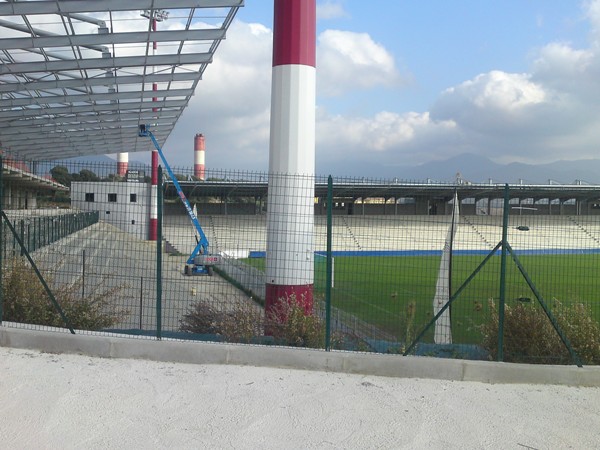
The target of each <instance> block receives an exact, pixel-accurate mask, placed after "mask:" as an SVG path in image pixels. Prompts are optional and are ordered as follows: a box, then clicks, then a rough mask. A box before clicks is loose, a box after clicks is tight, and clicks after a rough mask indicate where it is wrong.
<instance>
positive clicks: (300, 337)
mask: <svg viewBox="0 0 600 450" xmlns="http://www.w3.org/2000/svg"><path fill="white" fill-rule="evenodd" d="M266 325H267V330H268V331H269V334H271V335H272V336H273V337H274V338H275V339H276V340H277V341H280V342H282V343H283V344H284V345H289V346H292V347H311V348H323V347H324V346H325V324H324V322H323V321H322V320H321V319H320V318H319V317H318V316H316V315H313V314H307V313H306V311H305V308H304V304H303V302H302V301H299V300H298V299H297V298H296V296H295V294H292V295H290V296H289V297H287V298H280V299H279V300H278V302H277V304H276V305H275V306H274V307H273V308H272V309H271V310H270V311H269V312H268V313H267V317H266Z"/></svg>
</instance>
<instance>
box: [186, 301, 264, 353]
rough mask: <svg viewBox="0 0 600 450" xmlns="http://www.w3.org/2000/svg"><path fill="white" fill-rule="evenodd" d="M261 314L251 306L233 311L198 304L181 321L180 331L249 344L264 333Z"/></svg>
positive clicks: (206, 304)
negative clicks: (210, 335) (215, 336)
mask: <svg viewBox="0 0 600 450" xmlns="http://www.w3.org/2000/svg"><path fill="white" fill-rule="evenodd" d="M263 323H264V321H263V319H262V315H261V314H260V312H259V311H258V310H257V309H256V308H255V307H253V306H251V305H240V306H237V307H236V308H235V309H233V310H231V311H221V310H218V309H217V308H215V307H214V306H212V305H210V304H208V303H204V302H198V303H195V304H194V305H192V307H191V309H190V310H189V311H188V313H187V314H185V315H184V316H183V318H182V319H181V320H180V326H179V329H180V330H181V331H186V332H188V333H197V334H214V335H217V336H222V337H223V338H224V339H225V340H226V341H228V342H240V343H249V342H252V340H253V339H254V338H255V337H257V336H261V335H262V333H263Z"/></svg>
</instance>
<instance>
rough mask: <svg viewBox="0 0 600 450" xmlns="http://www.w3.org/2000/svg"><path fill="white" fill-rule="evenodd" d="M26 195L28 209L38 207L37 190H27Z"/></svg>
mask: <svg viewBox="0 0 600 450" xmlns="http://www.w3.org/2000/svg"><path fill="white" fill-rule="evenodd" d="M26 195H27V198H26V202H27V209H37V197H36V195H35V192H33V191H27V193H26Z"/></svg>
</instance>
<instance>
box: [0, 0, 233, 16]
mask: <svg viewBox="0 0 600 450" xmlns="http://www.w3.org/2000/svg"><path fill="white" fill-rule="evenodd" d="M234 6H244V0H127V1H123V0H103V1H102V2H98V1H95V2H91V1H89V0H61V1H60V2H59V1H55V0H45V1H36V2H14V3H0V16H20V15H24V14H26V15H34V14H73V13H89V12H101V11H113V12H114V11H131V10H137V9H139V10H142V9H187V8H228V7H234Z"/></svg>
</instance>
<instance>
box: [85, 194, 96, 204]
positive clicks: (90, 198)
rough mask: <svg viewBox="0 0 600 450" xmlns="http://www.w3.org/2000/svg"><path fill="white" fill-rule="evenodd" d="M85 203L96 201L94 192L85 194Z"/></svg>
mask: <svg viewBox="0 0 600 450" xmlns="http://www.w3.org/2000/svg"><path fill="white" fill-rule="evenodd" d="M85 201H86V202H93V201H94V193H93V192H86V193H85Z"/></svg>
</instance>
